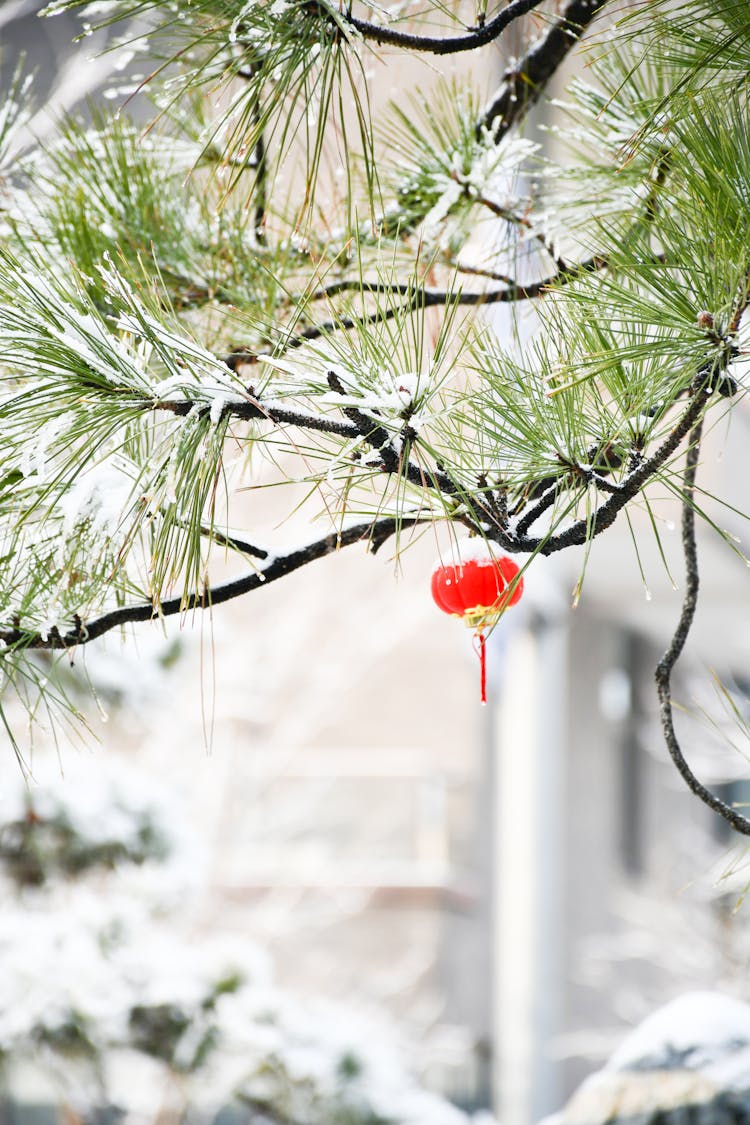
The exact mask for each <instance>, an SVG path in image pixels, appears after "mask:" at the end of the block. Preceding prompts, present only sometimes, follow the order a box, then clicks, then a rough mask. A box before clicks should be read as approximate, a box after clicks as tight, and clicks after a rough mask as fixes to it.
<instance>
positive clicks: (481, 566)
mask: <svg viewBox="0 0 750 1125" xmlns="http://www.w3.org/2000/svg"><path fill="white" fill-rule="evenodd" d="M458 554H459V556H460V558H461V561H460V562H458V563H455V564H453V565H452V566H443V565H442V564H441V565H440V566H438V567H436V568H435V570H434V571H433V574H432V597H433V599H434V600H435V603H436V605H438V606H439V608H440V609H442V610H443V612H444V613H450V614H452V615H453V616H454V617H462V618H463V620H464V623H465V624H466V625H468V626H469V628H470V629H473V630H474V636H475V638H476V639H477V642H478V646H479V663H480V669H481V672H480V677H481V681H480V682H481V697H482V703H486V702H487V658H486V653H485V636H484V630H485V628H486V627H487V626H488V625H494V624H496V622H497V621H499V620H500V618H501V617H502V615H503V613H505V610H506V609H507V608H508V606H511V605H515V604H516V602H517V601H518V600H519V598H520V597H521V594H522V593H523V578H521V577H520V576H519V575H520V568H519V567H518V566H516V564H515V563H514V562H513V559H511V558H508V556H507V555H501V556H500V557H499V558H495V556H494V555H493V554H492V553H491V552H490V549H489V547H488V546H487V544H486V543H484V542H483V541H482V540H481V539H476V540H474V539H468V540H464V541H463V542H462V543H460V544H459V545H458Z"/></svg>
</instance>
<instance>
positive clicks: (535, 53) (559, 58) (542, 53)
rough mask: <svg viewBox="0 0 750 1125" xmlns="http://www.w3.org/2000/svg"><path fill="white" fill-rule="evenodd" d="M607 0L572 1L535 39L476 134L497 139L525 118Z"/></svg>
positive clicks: (488, 109)
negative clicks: (543, 33)
mask: <svg viewBox="0 0 750 1125" xmlns="http://www.w3.org/2000/svg"><path fill="white" fill-rule="evenodd" d="M607 2H608V0H569V2H568V4H567V5H566V7H565V9H564V11H563V13H562V15H561V16H560V17H559V19H557V20H556V21H555V23H554V24H553V25H552V27H551V28H550V29H549V31H548V32H547V33H546V34H545V35H543V36H542V37H541V38H539V39H537V40H535V42H534V43H532V45H531V46H530V47H529V49H528V51H527V52H526V54H525V55H524V57H523V58H522V59H520V60H519V62H518V64H517V66H516V67H514V69H513V70H512V71H511V72H510V73H508V74H506V75H505V77H504V79H503V82H502V85H501V86H500V88H499V89H498V91H497V93H496V94H495V96H494V98H493V99H492V101H491V102H490V104H489V106H488V107H487V109H486V110H485V111H484V113H483V114H482V117H481V118H480V120H479V121H478V122H477V133H479V134H481V133H482V132H483V131H484V130H489V131H490V132H491V133H492V136H493V138H494V139H495V141H499V140H500V139H501V138H502V137H504V136H505V134H506V133H507V132H508V131H509V129H511V128H512V126H513V125H515V124H516V123H517V122H518V121H520V120H521V119H522V118H523V117H525V115H526V113H527V112H528V111H529V110H530V109H531V107H532V106H533V105H534V104H535V103H536V102H537V101H538V100H539V98H540V96H541V94H542V92H543V91H544V88H545V86H546V85H547V83H548V82H549V80H550V78H552V76H553V74H554V73H555V71H556V70H557V69H558V67H559V66H560V65H561V64H562V63H563V62H564V61H565V58H566V57H567V55H568V53H569V52H570V51H571V49H572V48H573V47H574V46H575V45H576V43H578V41H579V40H580V38H581V36H582V35H583V33H584V32H585V31H586V29H587V28H588V26H589V25H590V24H591V22H592V20H593V19H594V17H595V16H596V15H597V14H598V13H599V12H600V11H601V10H602V8H604V6H605V5H606V4H607Z"/></svg>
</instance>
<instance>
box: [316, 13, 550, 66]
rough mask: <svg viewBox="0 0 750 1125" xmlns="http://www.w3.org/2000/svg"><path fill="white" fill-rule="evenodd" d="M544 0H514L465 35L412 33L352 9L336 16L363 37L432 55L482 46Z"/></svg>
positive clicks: (383, 44)
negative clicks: (442, 35) (384, 23)
mask: <svg viewBox="0 0 750 1125" xmlns="http://www.w3.org/2000/svg"><path fill="white" fill-rule="evenodd" d="M541 2H542V0H511V2H510V3H509V4H508V6H507V7H506V8H503V10H502V11H501V12H498V14H497V15H496V16H495V17H494V19H491V20H490V21H489V23H485V24H483V25H482V26H481V27H475V28H472V29H471V30H470V31H468V32H467V33H466V34H465V35H454V36H450V37H449V38H439V37H437V36H433V35H412V34H410V33H409V32H407V31H396V30H395V29H394V28H390V27H382V26H381V25H380V24H376V23H370V22H369V20H361V19H358V18H357V16H353V15H351V14H350V13H346V14H344V15H342V14H340V13H338V12H337V13H336V20H337V22H338V21H342V22H344V23H346V24H347V25H348V26H349V27H351V28H353V29H354V30H355V31H356V32H358V34H359V35H361V36H362V38H363V39H370V40H373V41H374V42H375V43H379V44H380V45H381V46H387V47H403V48H405V49H406V50H409V51H425V52H427V53H428V54H431V55H455V54H458V53H459V52H461V51H476V50H477V49H478V48H479V47H486V46H487V44H488V43H492V42H493V40H495V39H497V37H498V36H499V35H500V34H501V32H503V31H504V30H505V28H506V27H508V25H509V24H511V23H513V22H514V20H517V19H519V17H520V16H525V15H526V13H527V12H531V11H533V9H534V8H538V7H539V5H540V4H541Z"/></svg>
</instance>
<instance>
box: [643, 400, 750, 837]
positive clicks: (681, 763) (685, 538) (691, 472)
mask: <svg viewBox="0 0 750 1125" xmlns="http://www.w3.org/2000/svg"><path fill="white" fill-rule="evenodd" d="M702 428H703V421H702V420H701V421H699V422H698V423H697V424H696V426H695V427H694V429H693V431H692V433H691V435H690V445H689V447H688V451H687V455H686V458H685V474H684V478H683V497H682V549H683V553H684V555H685V576H686V583H685V597H684V599H683V603H682V612H681V613H680V618H679V621H678V622H677V628H676V629H675V633H674V636H673V637H672V641H671V644H670V645H669V648H668V649H667V651H666V652H665V653H664V655H663V656H662V658H661V660H660V661H659V663H658V664H657V666H656V673H655V678H656V688H657V694H658V696H659V708H660V716H661V726H662V731H663V733H664V741H665V742H666V744H667V749H668V750H669V754H670V757H671V759H672V761H673V762H674V764H675V766H676V767H677V770H678V772H679V774H680V776H681V777H682V779H683V781H684V782H685V784H686V785H687V786H688V788H689V789H690V791H691V792H692V793H694V794H695V795H696V797H698V798H699V799H700V800H701V801H703V803H704V805H707V806H708V807H709V808H710V809H711V810H712V811H713V812H715V813H718V814H719V816H721V817H723V818H724V820H726V821H727V822H728V823H729V824H730V825H731V826H732V828H734V830H735V832H739V833H741V834H742V835H743V836H750V820H749V819H748V818H747V817H746V816H743V815H742V813H739V812H737V810H736V809H733V808H732V807H731V805H728V804H726V802H725V801H722V800H721V798H720V797H717V796H716V794H715V793H712V792H711V790H710V789H708V788H706V786H705V785H704V784H703V783H702V782H701V781H699V780H698V778H697V777H696V776H695V774H694V773H693V771H692V770H691V769H690V766H689V765H688V764H687V762H686V761H685V757H684V755H683V753H682V749H681V747H680V744H679V741H678V739H677V735H676V733H675V729H674V715H673V711H672V670H673V668H674V666H675V664H676V663H677V661H678V660H679V658H680V655H681V653H682V651H683V649H684V647H685V642H686V640H687V637H688V633H689V632H690V628H691V626H692V624H693V619H694V617H695V609H696V606H697V603H698V589H699V576H698V551H697V548H696V542H695V508H694V506H693V497H694V493H695V476H696V471H697V467H698V455H699V452H700V443H701V431H702Z"/></svg>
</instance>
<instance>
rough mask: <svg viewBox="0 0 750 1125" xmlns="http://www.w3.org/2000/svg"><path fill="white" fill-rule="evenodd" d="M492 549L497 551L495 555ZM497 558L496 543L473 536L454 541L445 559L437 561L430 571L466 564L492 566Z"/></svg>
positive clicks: (498, 549)
mask: <svg viewBox="0 0 750 1125" xmlns="http://www.w3.org/2000/svg"><path fill="white" fill-rule="evenodd" d="M493 548H495V550H497V552H498V553H497V554H493ZM499 558H500V547H499V545H498V544H497V543H493V544H490V543H488V541H487V540H486V539H482V537H481V536H479V535H474V536H472V537H471V538H466V539H456V540H454V541H453V542H452V543H451V545H450V547H449V548H448V550H447V551H446V552H445V557H444V558H442V559H438V560H437V561H436V562H435V565H434V566H433V568H432V569H433V571H434V570H439V569H440V567H442V566H461V564H462V563H468V562H476V563H488V564H493V563H496V562H497V561H498V559H499Z"/></svg>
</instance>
